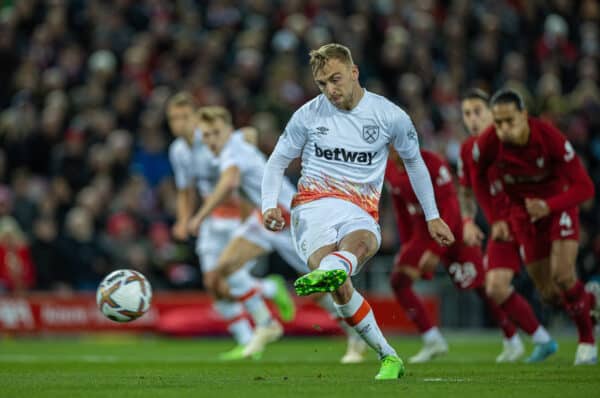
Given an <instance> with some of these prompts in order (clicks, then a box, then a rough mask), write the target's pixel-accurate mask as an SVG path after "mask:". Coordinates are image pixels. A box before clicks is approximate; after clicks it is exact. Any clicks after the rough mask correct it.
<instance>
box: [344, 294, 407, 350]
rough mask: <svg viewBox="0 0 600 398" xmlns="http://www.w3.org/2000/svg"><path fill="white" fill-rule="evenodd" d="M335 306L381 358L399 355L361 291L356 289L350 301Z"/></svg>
mask: <svg viewBox="0 0 600 398" xmlns="http://www.w3.org/2000/svg"><path fill="white" fill-rule="evenodd" d="M335 307H336V308H337V310H338V312H339V314H340V315H341V316H342V317H343V318H344V319H345V320H346V322H347V323H348V325H350V326H352V327H353V328H354V330H356V332H357V333H358V334H359V335H360V336H361V337H362V339H363V340H364V341H365V343H367V344H368V345H369V347H371V348H372V349H374V350H375V351H376V352H377V354H378V355H379V359H381V358H383V357H385V356H387V355H394V356H397V355H398V354H396V351H395V350H394V349H393V348H392V346H390V345H389V343H388V342H387V340H386V339H385V337H384V336H383V333H381V329H379V326H378V325H377V321H376V320H375V315H373V310H372V309H371V306H370V305H369V303H368V302H367V300H365V299H364V297H363V296H361V295H360V293H358V292H357V291H356V290H355V291H354V292H353V293H352V297H351V298H350V301H348V302H347V303H346V304H342V305H339V304H337V303H336V304H335Z"/></svg>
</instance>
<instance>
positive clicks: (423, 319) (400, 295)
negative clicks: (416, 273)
mask: <svg viewBox="0 0 600 398" xmlns="http://www.w3.org/2000/svg"><path fill="white" fill-rule="evenodd" d="M391 285H392V289H393V290H394V295H395V296H396V300H398V302H399V303H400V305H401V306H402V308H404V311H405V312H406V315H407V316H408V317H409V318H410V319H411V320H412V321H413V322H414V323H415V324H416V325H417V328H418V329H419V332H420V333H425V332H426V331H428V330H429V329H431V328H432V327H433V326H434V325H433V322H432V321H431V318H430V317H429V314H427V310H426V309H425V306H424V305H423V302H422V301H421V299H420V298H419V297H418V296H417V295H416V294H415V292H414V291H413V289H412V280H411V279H410V278H409V277H408V276H406V275H405V274H402V273H400V272H393V273H392V277H391Z"/></svg>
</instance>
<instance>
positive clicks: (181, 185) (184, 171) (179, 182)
mask: <svg viewBox="0 0 600 398" xmlns="http://www.w3.org/2000/svg"><path fill="white" fill-rule="evenodd" d="M182 149H184V148H183V147H181V146H178V145H177V142H173V143H172V144H171V146H170V147H169V161H170V162H171V168H172V169H173V175H174V176H175V186H176V187H177V189H186V188H188V187H190V186H191V185H192V177H191V174H190V165H189V160H190V158H189V154H188V153H187V152H186V151H185V150H182Z"/></svg>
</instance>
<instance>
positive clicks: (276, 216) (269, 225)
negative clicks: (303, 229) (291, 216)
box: [263, 208, 285, 231]
mask: <svg viewBox="0 0 600 398" xmlns="http://www.w3.org/2000/svg"><path fill="white" fill-rule="evenodd" d="M263 223H264V225H265V228H266V229H268V230H269V231H281V230H282V229H283V227H285V219H284V218H283V215H282V214H281V209H278V208H273V209H267V211H265V212H264V213H263Z"/></svg>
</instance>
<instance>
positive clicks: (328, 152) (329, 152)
mask: <svg viewBox="0 0 600 398" xmlns="http://www.w3.org/2000/svg"><path fill="white" fill-rule="evenodd" d="M375 155H377V152H354V151H347V150H346V149H344V148H333V149H323V148H320V147H319V146H318V145H317V144H315V156H316V157H318V158H325V159H327V160H337V161H340V162H345V163H359V164H365V165H371V164H373V158H374V157H375Z"/></svg>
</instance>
